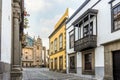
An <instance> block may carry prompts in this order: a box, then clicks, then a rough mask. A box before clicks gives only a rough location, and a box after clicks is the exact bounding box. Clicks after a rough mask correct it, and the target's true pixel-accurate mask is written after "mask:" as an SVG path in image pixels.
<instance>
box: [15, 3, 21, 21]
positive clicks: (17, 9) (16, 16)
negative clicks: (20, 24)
mask: <svg viewBox="0 0 120 80" xmlns="http://www.w3.org/2000/svg"><path fill="white" fill-rule="evenodd" d="M20 14H21V9H20V5H19V3H17V2H15V3H13V17H14V18H18V19H19V18H20Z"/></svg>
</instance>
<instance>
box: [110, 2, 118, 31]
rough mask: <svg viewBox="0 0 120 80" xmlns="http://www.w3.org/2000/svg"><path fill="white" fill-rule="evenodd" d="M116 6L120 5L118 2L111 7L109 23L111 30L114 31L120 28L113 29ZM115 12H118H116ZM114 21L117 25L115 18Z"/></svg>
mask: <svg viewBox="0 0 120 80" xmlns="http://www.w3.org/2000/svg"><path fill="white" fill-rule="evenodd" d="M118 7H120V2H119V3H117V4H116V5H114V6H112V8H111V23H112V24H111V32H116V31H118V30H120V28H117V29H115V19H114V10H115V9H116V8H118ZM119 13H120V12H119ZM117 14H118V12H117ZM116 21H117V26H118V20H116ZM119 25H120V24H119Z"/></svg>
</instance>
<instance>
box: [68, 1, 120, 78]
mask: <svg viewBox="0 0 120 80" xmlns="http://www.w3.org/2000/svg"><path fill="white" fill-rule="evenodd" d="M119 5H120V0H85V2H84V3H83V4H82V5H81V6H80V7H79V8H78V9H77V11H76V12H75V13H74V14H73V15H72V16H71V17H70V18H69V19H68V21H67V22H66V23H67V27H66V30H67V31H66V36H67V37H66V38H67V40H68V42H66V45H67V46H66V49H67V51H66V57H67V73H73V72H74V73H77V74H78V75H80V76H81V77H92V78H95V79H97V80H103V79H105V80H116V77H119V76H120V75H119V72H116V71H115V70H116V69H117V70H119V68H118V66H120V65H119V62H117V61H119V60H116V59H118V58H119V57H118V56H117V57H116V55H119V54H118V53H120V51H119V50H120V46H119V45H118V44H120V36H119V35H120V30H119V29H120V26H119V11H120V8H119ZM112 46H113V47H112ZM111 53H112V54H111ZM113 53H115V54H116V55H114V54H113ZM119 56H120V55H119ZM119 59H120V58H119ZM115 64H117V68H116V66H115ZM114 69H115V70H114ZM104 71H105V72H104ZM117 75H119V76H117ZM119 79H120V78H119Z"/></svg>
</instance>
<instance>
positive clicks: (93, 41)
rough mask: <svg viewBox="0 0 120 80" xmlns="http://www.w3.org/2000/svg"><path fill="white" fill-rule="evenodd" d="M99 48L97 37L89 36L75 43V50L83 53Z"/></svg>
mask: <svg viewBox="0 0 120 80" xmlns="http://www.w3.org/2000/svg"><path fill="white" fill-rule="evenodd" d="M96 46H97V37H96V35H88V36H86V37H84V38H81V39H79V40H77V41H75V44H74V50H75V51H83V50H87V49H91V48H95V47H96Z"/></svg>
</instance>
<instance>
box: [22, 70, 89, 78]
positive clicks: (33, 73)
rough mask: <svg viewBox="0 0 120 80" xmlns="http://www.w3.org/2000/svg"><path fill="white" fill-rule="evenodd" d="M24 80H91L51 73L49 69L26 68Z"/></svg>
mask: <svg viewBox="0 0 120 80" xmlns="http://www.w3.org/2000/svg"><path fill="white" fill-rule="evenodd" d="M23 80H91V79H85V78H83V79H81V78H80V77H78V76H75V75H73V74H64V73H58V72H53V71H49V70H48V69H47V68H24V69H23Z"/></svg>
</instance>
